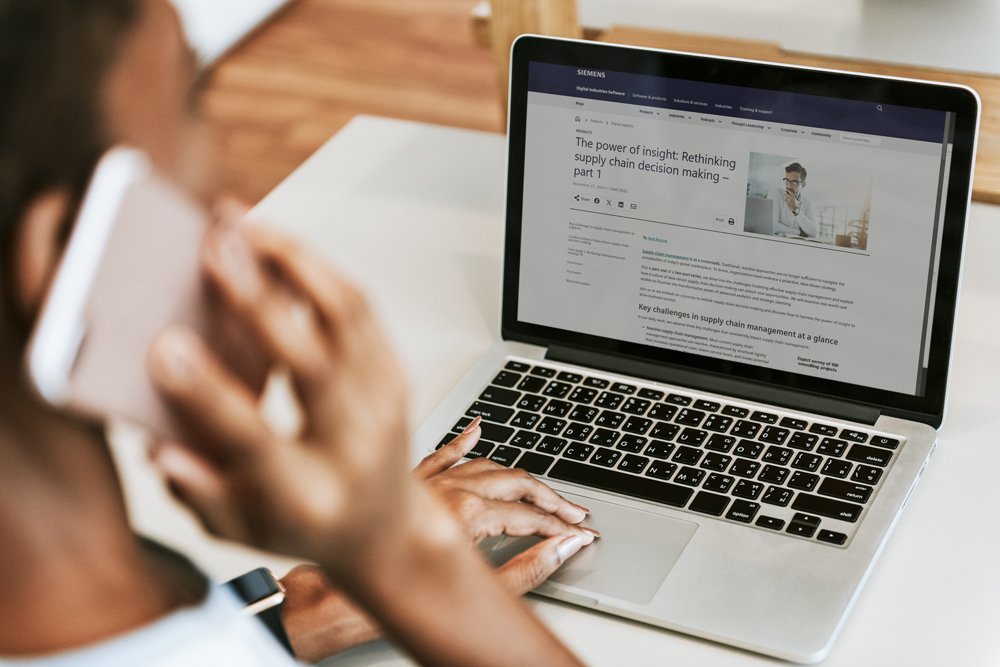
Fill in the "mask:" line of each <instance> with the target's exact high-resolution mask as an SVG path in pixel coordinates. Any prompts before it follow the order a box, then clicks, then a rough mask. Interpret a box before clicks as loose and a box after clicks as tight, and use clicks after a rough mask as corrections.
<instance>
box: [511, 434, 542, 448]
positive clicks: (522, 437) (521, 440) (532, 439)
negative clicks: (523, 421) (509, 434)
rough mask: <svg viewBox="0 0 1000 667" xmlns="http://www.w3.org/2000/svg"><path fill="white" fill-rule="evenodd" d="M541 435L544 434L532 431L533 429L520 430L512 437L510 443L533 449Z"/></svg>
mask: <svg viewBox="0 0 1000 667" xmlns="http://www.w3.org/2000/svg"><path fill="white" fill-rule="evenodd" d="M541 437H542V436H541V434H539V433H532V432H531V431H518V432H517V433H516V434H515V435H514V437H513V438H511V439H510V444H512V445H514V446H515V447H520V448H521V449H531V448H532V447H534V446H535V443H536V442H538V440H539V439H540V438H541Z"/></svg>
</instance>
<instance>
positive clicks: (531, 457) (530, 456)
mask: <svg viewBox="0 0 1000 667" xmlns="http://www.w3.org/2000/svg"><path fill="white" fill-rule="evenodd" d="M553 461H555V459H554V458H552V457H551V456H545V455H544V454H537V453H535V452H525V453H524V455H523V456H521V458H520V459H518V461H517V465H516V466H514V467H515V468H521V469H522V470H527V471H528V472H530V473H531V474H532V475H544V474H545V471H546V470H548V469H549V466H550V465H552V462H553Z"/></svg>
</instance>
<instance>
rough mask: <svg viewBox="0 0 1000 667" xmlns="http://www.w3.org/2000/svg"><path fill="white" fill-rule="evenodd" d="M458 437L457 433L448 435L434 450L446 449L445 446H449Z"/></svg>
mask: <svg viewBox="0 0 1000 667" xmlns="http://www.w3.org/2000/svg"><path fill="white" fill-rule="evenodd" d="M457 437H458V434H457V433H449V434H447V435H446V436H444V437H443V438H441V442H439V443H438V444H437V447H435V448H434V449H441V448H442V447H444V446H445V445H447V444H448V443H449V442H451V441H452V440H454V439H455V438H457Z"/></svg>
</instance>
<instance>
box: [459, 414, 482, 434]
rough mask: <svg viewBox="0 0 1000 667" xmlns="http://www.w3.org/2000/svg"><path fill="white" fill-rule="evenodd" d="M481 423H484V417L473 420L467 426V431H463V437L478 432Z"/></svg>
mask: <svg viewBox="0 0 1000 667" xmlns="http://www.w3.org/2000/svg"><path fill="white" fill-rule="evenodd" d="M481 421H483V418H482V417H476V418H475V419H473V420H472V423H471V424H469V425H468V426H466V427H465V430H464V431H462V435H468V434H469V433H472V432H473V431H474V430H476V428H477V427H478V426H479V422H481Z"/></svg>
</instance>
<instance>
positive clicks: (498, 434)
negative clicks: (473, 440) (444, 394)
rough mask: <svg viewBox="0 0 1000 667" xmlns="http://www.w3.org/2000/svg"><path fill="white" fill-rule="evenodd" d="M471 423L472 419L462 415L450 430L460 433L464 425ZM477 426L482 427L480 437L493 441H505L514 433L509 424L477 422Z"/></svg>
mask: <svg viewBox="0 0 1000 667" xmlns="http://www.w3.org/2000/svg"><path fill="white" fill-rule="evenodd" d="M471 423H472V419H471V418H470V417H462V418H461V419H459V420H458V423H457V424H455V426H453V427H452V429H451V430H452V431H454V432H455V433H461V432H462V431H464V430H465V427H466V426H468V425H469V424H471ZM479 428H481V429H482V434H481V436H480V437H482V438H483V439H484V440H492V441H493V442H507V441H508V440H510V436H512V435H514V429H512V428H511V427H509V426H501V425H500V424H492V423H490V422H479Z"/></svg>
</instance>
